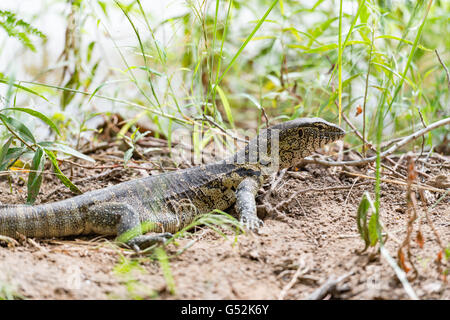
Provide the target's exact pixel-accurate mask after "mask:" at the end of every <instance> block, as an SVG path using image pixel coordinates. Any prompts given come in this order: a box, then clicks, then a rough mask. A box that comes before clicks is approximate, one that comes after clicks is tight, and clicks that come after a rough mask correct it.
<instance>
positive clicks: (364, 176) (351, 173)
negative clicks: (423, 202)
mask: <svg viewBox="0 0 450 320" xmlns="http://www.w3.org/2000/svg"><path fill="white" fill-rule="evenodd" d="M341 172H342V173H345V174H349V175H352V176H356V177H361V178H364V179H371V180H376V178H375V177H371V176H366V175H365V174H360V173H353V172H348V171H341ZM380 181H382V182H386V183H393V184H399V185H402V186H406V185H407V183H406V182H403V181H398V180H391V179H384V178H381V179H380ZM412 186H413V187H415V188H417V189H422V190H428V191H433V192H439V193H442V192H446V190H445V189H439V188H433V187H430V186H424V185H422V184H417V183H414V184H412Z"/></svg>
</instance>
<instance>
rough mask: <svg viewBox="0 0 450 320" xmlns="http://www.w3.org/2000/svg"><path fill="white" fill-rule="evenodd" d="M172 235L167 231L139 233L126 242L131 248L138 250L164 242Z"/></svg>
mask: <svg viewBox="0 0 450 320" xmlns="http://www.w3.org/2000/svg"><path fill="white" fill-rule="evenodd" d="M172 236H173V235H172V234H171V233H169V232H165V233H160V234H156V235H155V234H153V235H141V236H137V237H134V238H133V239H131V240H129V241H128V242H127V244H128V245H129V246H130V247H131V248H133V250H134V251H136V252H139V251H140V250H143V249H145V248H148V247H150V246H152V245H154V244H165V243H166V242H167V240H169V239H170V238H171V237H172Z"/></svg>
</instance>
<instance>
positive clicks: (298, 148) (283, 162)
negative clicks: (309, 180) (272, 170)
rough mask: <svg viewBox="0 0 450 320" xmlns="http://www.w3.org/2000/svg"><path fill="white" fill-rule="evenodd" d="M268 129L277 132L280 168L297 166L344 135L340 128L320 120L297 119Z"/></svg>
mask: <svg viewBox="0 0 450 320" xmlns="http://www.w3.org/2000/svg"><path fill="white" fill-rule="evenodd" d="M270 129H271V130H273V129H277V130H278V141H279V143H278V144H279V146H278V148H279V161H280V167H281V168H286V167H290V166H293V165H295V164H297V163H298V162H299V161H300V160H301V159H303V158H305V157H307V156H309V155H310V154H311V153H313V152H314V151H315V150H317V149H319V148H321V147H323V146H324V145H326V144H328V143H330V142H333V141H336V140H339V139H341V138H343V137H344V135H345V131H344V130H342V129H341V128H340V127H338V126H337V125H335V124H332V123H330V122H328V121H325V120H323V119H321V118H298V119H295V120H291V121H287V122H283V123H281V124H278V125H275V126H273V127H271V128H270Z"/></svg>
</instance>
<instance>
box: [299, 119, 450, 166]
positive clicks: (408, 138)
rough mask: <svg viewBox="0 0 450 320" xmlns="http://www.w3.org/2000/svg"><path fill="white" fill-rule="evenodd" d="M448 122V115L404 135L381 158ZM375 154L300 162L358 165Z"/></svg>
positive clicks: (309, 158) (373, 159) (308, 158)
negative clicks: (339, 159) (363, 156)
mask: <svg viewBox="0 0 450 320" xmlns="http://www.w3.org/2000/svg"><path fill="white" fill-rule="evenodd" d="M448 124H450V117H448V118H445V119H442V120H439V121H436V122H434V123H432V124H430V125H429V126H428V127H426V128H423V129H421V130H419V131H416V132H414V133H413V134H411V135H409V136H406V137H404V138H403V139H402V140H400V141H399V142H397V143H395V144H394V145H393V146H392V147H390V148H389V149H388V150H386V151H384V152H382V153H381V154H380V157H381V159H384V158H386V157H387V156H389V155H391V154H393V153H394V152H395V151H396V150H398V149H400V148H401V147H403V146H404V145H406V144H408V143H409V142H411V141H413V140H415V139H417V138H419V137H421V136H423V135H424V134H426V133H428V132H430V131H431V130H434V129H436V128H439V127H442V126H445V125H448ZM376 159H377V156H373V157H368V158H364V159H361V160H352V161H327V160H321V159H315V158H311V157H307V158H304V159H303V160H302V162H304V163H317V164H321V165H324V166H360V165H363V164H366V163H371V162H374V161H376Z"/></svg>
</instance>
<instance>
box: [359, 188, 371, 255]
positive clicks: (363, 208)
mask: <svg viewBox="0 0 450 320" xmlns="http://www.w3.org/2000/svg"><path fill="white" fill-rule="evenodd" d="M369 208H370V203H369V199H368V198H367V195H366V193H364V195H363V197H362V199H361V202H360V203H359V206H358V211H357V215H356V225H357V227H358V232H359V235H360V236H361V238H362V239H363V240H364V243H365V246H366V248H365V249H367V247H368V246H369V243H370V239H369V230H368V228H367V214H368V211H369ZM365 249H364V250H365ZM364 250H363V251H364Z"/></svg>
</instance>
